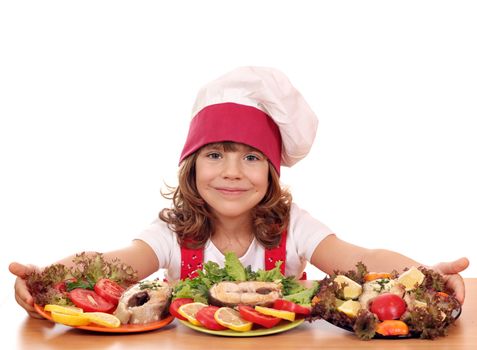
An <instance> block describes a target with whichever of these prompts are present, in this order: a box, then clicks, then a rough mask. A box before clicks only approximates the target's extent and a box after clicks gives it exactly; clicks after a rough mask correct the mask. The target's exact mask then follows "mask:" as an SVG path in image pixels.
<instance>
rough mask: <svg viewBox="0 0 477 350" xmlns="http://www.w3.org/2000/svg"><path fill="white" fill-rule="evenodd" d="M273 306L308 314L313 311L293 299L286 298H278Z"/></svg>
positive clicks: (278, 308)
mask: <svg viewBox="0 0 477 350" xmlns="http://www.w3.org/2000/svg"><path fill="white" fill-rule="evenodd" d="M273 308H274V309H277V310H285V311H291V312H294V313H296V314H300V315H305V316H308V315H309V314H310V312H311V310H310V308H308V307H305V306H301V305H298V304H296V303H294V302H292V301H289V300H285V299H277V300H275V303H273Z"/></svg>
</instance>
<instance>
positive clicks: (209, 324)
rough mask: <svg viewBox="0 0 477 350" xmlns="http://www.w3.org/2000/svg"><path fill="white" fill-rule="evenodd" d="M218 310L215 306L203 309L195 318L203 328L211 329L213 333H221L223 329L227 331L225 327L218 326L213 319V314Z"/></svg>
mask: <svg viewBox="0 0 477 350" xmlns="http://www.w3.org/2000/svg"><path fill="white" fill-rule="evenodd" d="M218 309H219V308H218V307H217V306H207V307H204V308H202V309H200V310H199V311H198V312H197V313H196V314H195V318H196V319H197V321H199V322H200V324H201V325H203V326H204V327H205V328H208V329H212V330H214V331H223V330H224V329H227V327H224V326H222V325H220V324H219V323H218V322H217V321H216V320H215V318H214V314H215V312H216V311H217V310H218Z"/></svg>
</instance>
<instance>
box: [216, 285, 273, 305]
mask: <svg viewBox="0 0 477 350" xmlns="http://www.w3.org/2000/svg"><path fill="white" fill-rule="evenodd" d="M209 294H210V298H209V299H210V300H209V301H210V303H211V304H213V305H217V306H231V307H233V306H236V305H239V304H243V305H260V306H271V305H272V304H273V303H274V302H275V300H277V299H279V298H281V296H282V289H281V285H279V284H277V283H273V282H259V281H248V282H219V283H217V284H214V285H213V286H212V288H210V290H209Z"/></svg>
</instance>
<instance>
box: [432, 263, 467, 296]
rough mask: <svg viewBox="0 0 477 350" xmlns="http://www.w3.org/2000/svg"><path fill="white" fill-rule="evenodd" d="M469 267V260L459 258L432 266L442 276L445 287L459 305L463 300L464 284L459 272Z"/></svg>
mask: <svg viewBox="0 0 477 350" xmlns="http://www.w3.org/2000/svg"><path fill="white" fill-rule="evenodd" d="M468 266H469V259H467V258H460V259H457V260H454V261H450V262H442V263H439V264H437V265H435V266H434V269H435V270H436V271H438V272H440V273H441V274H443V275H444V278H445V279H446V283H447V286H448V287H449V288H451V289H452V290H453V291H454V293H455V297H456V298H457V300H459V302H460V303H461V304H463V303H464V299H465V284H464V279H463V278H462V276H460V275H459V273H460V272H462V271H464V270H465V269H466V268H467V267H468Z"/></svg>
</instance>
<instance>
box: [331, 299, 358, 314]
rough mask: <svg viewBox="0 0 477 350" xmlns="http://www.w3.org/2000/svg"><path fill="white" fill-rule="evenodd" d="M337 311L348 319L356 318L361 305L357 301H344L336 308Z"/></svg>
mask: <svg viewBox="0 0 477 350" xmlns="http://www.w3.org/2000/svg"><path fill="white" fill-rule="evenodd" d="M337 309H338V311H341V312H343V313H345V314H346V315H348V316H349V317H356V315H357V314H358V311H359V310H361V304H360V303H359V302H358V301H354V300H346V301H345V302H344V303H342V304H341V305H340V306H338V307H337Z"/></svg>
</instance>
